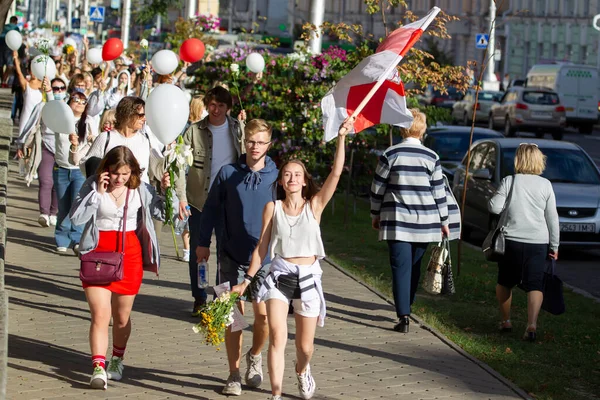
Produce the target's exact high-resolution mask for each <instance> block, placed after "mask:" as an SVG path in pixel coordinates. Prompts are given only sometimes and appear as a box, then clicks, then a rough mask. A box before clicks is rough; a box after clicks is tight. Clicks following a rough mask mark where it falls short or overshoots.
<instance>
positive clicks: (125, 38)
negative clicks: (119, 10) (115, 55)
mask: <svg viewBox="0 0 600 400" xmlns="http://www.w3.org/2000/svg"><path fill="white" fill-rule="evenodd" d="M130 19H131V0H125V2H124V3H123V15H122V16H121V42H123V49H127V47H128V45H129V26H130V23H129V22H130Z"/></svg>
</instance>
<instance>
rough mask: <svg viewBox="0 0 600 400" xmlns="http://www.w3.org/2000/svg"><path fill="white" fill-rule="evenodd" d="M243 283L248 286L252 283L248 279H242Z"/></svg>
mask: <svg viewBox="0 0 600 400" xmlns="http://www.w3.org/2000/svg"><path fill="white" fill-rule="evenodd" d="M244 283H245V284H246V285H249V284H251V283H252V281H251V280H250V279H248V278H244Z"/></svg>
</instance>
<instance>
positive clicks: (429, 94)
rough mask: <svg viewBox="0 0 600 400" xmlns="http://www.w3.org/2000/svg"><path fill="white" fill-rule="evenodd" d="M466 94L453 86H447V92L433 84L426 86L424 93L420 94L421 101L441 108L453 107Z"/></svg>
mask: <svg viewBox="0 0 600 400" xmlns="http://www.w3.org/2000/svg"><path fill="white" fill-rule="evenodd" d="M463 97H464V96H463V94H462V93H461V92H459V91H458V89H456V88H455V87H453V86H448V87H447V88H446V93H442V92H441V91H440V90H435V89H434V88H433V86H432V85H428V86H427V87H426V88H425V91H424V93H423V95H421V96H419V97H418V99H419V102H420V103H421V104H423V105H426V106H436V107H441V108H448V109H450V110H451V109H452V106H454V103H456V102H457V101H459V100H460V99H462V98H463Z"/></svg>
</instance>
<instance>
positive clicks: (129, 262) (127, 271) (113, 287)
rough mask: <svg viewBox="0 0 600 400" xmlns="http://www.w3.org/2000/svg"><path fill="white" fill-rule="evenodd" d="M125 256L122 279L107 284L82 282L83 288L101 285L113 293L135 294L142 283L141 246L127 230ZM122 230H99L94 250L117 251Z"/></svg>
mask: <svg viewBox="0 0 600 400" xmlns="http://www.w3.org/2000/svg"><path fill="white" fill-rule="evenodd" d="M125 235H126V236H125V257H123V279H121V280H120V281H118V282H111V283H109V284H108V285H88V284H86V283H83V282H82V285H83V288H84V289H85V288H88V287H102V288H105V289H108V290H110V291H111V292H113V293H117V294H124V295H136V294H138V292H139V291H140V286H141V285H142V277H143V276H144V270H143V268H142V246H141V245H140V241H139V239H138V237H137V235H136V234H135V231H129V232H127V233H126V234H125ZM122 236H123V232H122V231H119V232H117V231H100V240H99V241H98V247H97V248H96V251H117V249H118V250H120V249H121V238H122Z"/></svg>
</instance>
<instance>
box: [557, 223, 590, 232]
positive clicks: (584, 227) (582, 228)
mask: <svg viewBox="0 0 600 400" xmlns="http://www.w3.org/2000/svg"><path fill="white" fill-rule="evenodd" d="M560 231H561V232H585V233H596V224H560Z"/></svg>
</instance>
